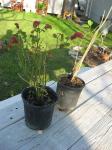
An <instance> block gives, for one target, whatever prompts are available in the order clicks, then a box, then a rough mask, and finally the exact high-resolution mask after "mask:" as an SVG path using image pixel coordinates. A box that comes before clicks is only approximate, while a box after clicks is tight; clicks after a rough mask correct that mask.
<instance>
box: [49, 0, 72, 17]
mask: <svg viewBox="0 0 112 150" xmlns="http://www.w3.org/2000/svg"><path fill="white" fill-rule="evenodd" d="M71 1H72V0H67V4H66V9H67V10H70V7H71ZM62 6H63V0H48V11H47V12H48V13H51V14H59V15H60V14H61V10H62Z"/></svg>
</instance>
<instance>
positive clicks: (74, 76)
mask: <svg viewBox="0 0 112 150" xmlns="http://www.w3.org/2000/svg"><path fill="white" fill-rule="evenodd" d="M111 11H112V7H111V8H110V10H109V12H108V14H107V16H106V17H105V19H104V21H103V19H102V21H101V23H100V24H99V27H98V28H97V29H96V31H95V33H94V34H93V36H92V39H91V41H90V43H89V45H88V47H87V49H86V50H85V52H84V54H83V56H82V58H81V59H80V60H79V62H78V63H77V65H76V66H74V67H73V68H75V69H74V71H73V76H72V79H71V82H73V81H74V79H75V78H76V76H77V74H78V72H79V71H80V69H81V66H82V63H83V61H84V59H85V57H86V56H87V54H88V52H89V50H90V48H91V47H92V45H93V44H94V42H95V41H96V38H97V36H98V33H99V31H100V30H101V28H102V27H103V25H104V24H105V23H106V21H107V19H108V17H109V15H110V13H111ZM103 16H104V15H103Z"/></svg>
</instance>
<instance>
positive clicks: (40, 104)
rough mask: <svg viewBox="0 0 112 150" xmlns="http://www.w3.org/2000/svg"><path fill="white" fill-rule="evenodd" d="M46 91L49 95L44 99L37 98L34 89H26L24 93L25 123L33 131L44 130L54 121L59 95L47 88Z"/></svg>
mask: <svg viewBox="0 0 112 150" xmlns="http://www.w3.org/2000/svg"><path fill="white" fill-rule="evenodd" d="M46 91H47V95H45V96H43V97H37V96H36V90H35V88H33V87H30V88H26V89H24V90H23V92H22V99H23V102H24V112H25V122H26V125H27V126H28V127H29V128H31V129H35V130H36V129H38V130H44V129H46V128H47V127H49V125H50V123H51V121H52V115H53V111H54V105H55V102H56V101H57V95H56V93H55V92H54V91H53V90H52V89H51V88H50V87H47V86H46Z"/></svg>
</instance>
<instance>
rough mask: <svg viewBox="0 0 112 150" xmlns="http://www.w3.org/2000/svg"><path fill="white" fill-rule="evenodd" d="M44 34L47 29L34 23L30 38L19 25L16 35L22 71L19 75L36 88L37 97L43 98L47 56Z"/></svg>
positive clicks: (37, 22) (36, 22)
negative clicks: (42, 38)
mask: <svg viewBox="0 0 112 150" xmlns="http://www.w3.org/2000/svg"><path fill="white" fill-rule="evenodd" d="M16 24H17V23H16ZM45 26H46V25H45ZM16 27H17V26H16ZM42 32H44V33H45V32H46V29H45V27H40V22H39V21H34V23H33V30H32V31H31V34H30V36H29V35H27V33H25V32H23V31H22V30H21V29H19V25H18V28H17V33H16V37H17V40H18V43H17V44H16V46H17V49H18V51H17V55H18V64H19V67H20V71H21V72H19V73H18V75H19V77H20V78H21V79H22V80H23V81H25V82H26V83H27V84H29V86H30V87H35V89H36V94H37V97H43V95H44V94H45V93H46V90H45V85H46V74H47V72H46V58H47V54H46V52H45V51H46V44H45V43H44V42H43V41H42V40H41V33H42ZM44 44H45V46H44ZM43 51H44V53H43Z"/></svg>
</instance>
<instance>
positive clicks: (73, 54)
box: [68, 46, 82, 58]
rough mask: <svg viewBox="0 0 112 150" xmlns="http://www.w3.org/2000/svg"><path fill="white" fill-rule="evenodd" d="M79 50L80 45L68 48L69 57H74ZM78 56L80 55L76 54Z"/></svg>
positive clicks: (80, 48)
mask: <svg viewBox="0 0 112 150" xmlns="http://www.w3.org/2000/svg"><path fill="white" fill-rule="evenodd" d="M81 50H82V47H81V46H75V47H73V48H71V49H70V50H69V52H68V54H69V55H70V56H71V57H73V58H76V57H77V56H78V54H79V52H80V51H81ZM78 57H80V56H78Z"/></svg>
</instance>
